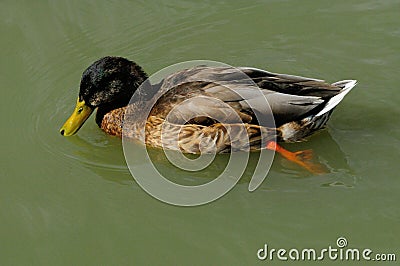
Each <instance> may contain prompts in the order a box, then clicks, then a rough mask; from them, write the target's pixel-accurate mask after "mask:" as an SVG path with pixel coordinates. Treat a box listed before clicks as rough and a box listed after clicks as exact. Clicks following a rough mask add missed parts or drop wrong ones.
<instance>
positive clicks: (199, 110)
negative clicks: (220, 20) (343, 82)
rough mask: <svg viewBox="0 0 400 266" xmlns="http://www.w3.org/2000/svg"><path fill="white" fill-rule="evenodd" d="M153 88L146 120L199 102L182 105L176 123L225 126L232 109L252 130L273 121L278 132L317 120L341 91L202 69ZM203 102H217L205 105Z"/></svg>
mask: <svg viewBox="0 0 400 266" xmlns="http://www.w3.org/2000/svg"><path fill="white" fill-rule="evenodd" d="M158 86H159V90H158V93H160V94H161V95H162V96H161V97H160V98H159V99H158V101H157V103H156V105H155V106H154V108H153V110H152V113H151V115H154V116H158V117H164V118H165V117H166V116H167V115H168V114H169V113H170V111H171V110H172V109H173V108H175V107H176V106H177V105H179V104H180V103H181V102H183V101H186V100H188V99H190V98H192V97H194V96H199V97H203V98H202V99H200V98H199V100H198V101H194V102H192V103H191V104H190V102H189V103H188V104H184V105H182V106H181V107H180V108H178V109H177V110H175V112H174V116H175V118H177V117H181V118H182V119H180V121H185V122H184V123H187V120H185V119H184V118H187V117H196V119H192V120H190V123H195V124H206V125H209V124H212V123H215V122H216V121H217V120H219V118H221V119H223V121H228V122H229V121H230V120H229V117H230V116H232V109H231V108H233V109H234V110H235V111H236V113H237V114H238V115H239V117H240V118H241V119H242V121H243V122H245V123H250V124H258V123H259V121H258V119H257V117H258V116H259V115H261V116H264V117H265V116H271V115H273V117H274V119H275V124H276V126H280V125H282V124H285V123H288V122H291V121H298V120H300V119H302V118H304V117H306V116H308V115H310V114H312V113H315V114H317V113H318V112H320V111H321V110H322V109H323V108H324V106H325V104H326V103H327V101H329V99H330V98H332V97H334V96H336V95H337V94H339V93H340V91H341V90H342V88H341V87H340V86H335V85H332V84H328V83H326V82H324V81H322V80H318V79H312V78H306V77H299V76H292V75H285V74H276V73H272V72H268V71H264V70H260V69H256V68H249V67H240V68H233V67H206V66H200V67H195V68H191V69H186V70H182V71H179V72H176V73H174V74H171V75H170V76H168V77H167V78H166V79H164V80H163V81H161V83H160V84H159V85H158ZM209 98H214V99H217V100H219V101H220V102H219V103H218V102H215V101H209V100H207V99H209ZM266 101H267V102H268V104H269V107H270V108H268V104H267V103H266ZM232 119H233V118H232ZM178 120H179V119H178ZM234 120H235V119H233V120H232V121H234Z"/></svg>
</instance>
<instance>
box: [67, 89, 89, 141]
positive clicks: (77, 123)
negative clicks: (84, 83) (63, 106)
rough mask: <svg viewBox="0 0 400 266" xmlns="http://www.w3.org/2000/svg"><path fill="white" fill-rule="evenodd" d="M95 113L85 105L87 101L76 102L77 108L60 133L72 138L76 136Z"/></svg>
mask: <svg viewBox="0 0 400 266" xmlns="http://www.w3.org/2000/svg"><path fill="white" fill-rule="evenodd" d="M92 112H93V109H92V108H90V107H89V106H87V105H86V104H85V101H84V100H82V101H79V97H78V100H77V101H76V107H75V109H74V112H73V113H72V115H71V116H70V117H69V118H68V119H67V121H66V122H65V123H64V125H63V126H62V128H61V129H60V133H61V135H63V136H72V135H74V134H75V133H76V132H77V131H78V130H79V129H80V128H81V126H82V125H83V123H85V121H86V119H88V117H89V116H90V114H91V113H92Z"/></svg>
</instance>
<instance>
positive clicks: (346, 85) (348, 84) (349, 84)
mask: <svg viewBox="0 0 400 266" xmlns="http://www.w3.org/2000/svg"><path fill="white" fill-rule="evenodd" d="M332 85H335V86H339V87H343V89H342V90H341V91H340V93H339V94H338V95H335V96H333V97H332V98H331V99H330V100H329V101H328V103H327V104H326V105H325V107H324V109H322V110H321V111H320V112H319V113H318V114H316V115H315V116H321V115H323V114H325V113H327V112H329V111H330V110H332V109H333V108H335V107H336V105H338V104H339V103H340V102H341V101H342V100H343V98H344V96H346V94H347V93H349V92H350V90H351V89H352V88H354V86H356V85H357V80H354V79H349V80H341V81H338V82H335V83H333V84H332Z"/></svg>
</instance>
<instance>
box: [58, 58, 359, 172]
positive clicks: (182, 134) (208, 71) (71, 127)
mask: <svg viewBox="0 0 400 266" xmlns="http://www.w3.org/2000/svg"><path fill="white" fill-rule="evenodd" d="M237 69H238V70H240V71H241V72H243V73H244V74H246V75H247V76H248V77H249V78H250V79H251V80H252V81H253V82H254V83H255V84H256V85H257V86H258V88H254V86H250V85H248V86H247V87H246V84H247V83H246V82H244V81H243V82H242V81H241V78H237V79H235V73H234V72H233V70H232V68H229V67H206V66H199V67H194V68H190V69H185V70H181V71H178V72H176V73H174V74H171V75H170V76H168V77H167V78H165V79H164V80H162V81H161V82H160V83H159V84H157V85H150V89H149V90H148V93H147V92H146V91H145V92H144V93H143V94H144V95H142V99H143V100H144V101H145V100H147V99H149V98H150V97H151V96H153V95H154V94H155V93H157V91H160V90H162V89H163V87H164V86H169V85H170V83H171V82H173V81H176V80H185V81H186V82H185V83H184V84H182V85H179V86H176V87H175V88H174V89H172V90H169V91H168V92H166V93H165V94H163V95H162V96H161V98H159V99H158V101H157V103H156V104H155V105H154V107H153V108H152V110H151V112H150V115H149V116H148V118H147V122H146V130H145V131H146V138H145V141H146V144H147V145H151V146H155V147H162V140H161V128H162V124H163V123H164V122H165V119H166V116H167V115H168V113H169V112H170V111H171V110H172V109H173V108H174V107H175V106H177V105H179V104H180V103H181V102H183V101H184V100H186V99H189V98H191V97H193V96H207V97H213V98H216V99H218V100H220V101H222V102H224V103H226V104H228V105H229V106H230V107H231V108H233V109H234V110H235V111H236V113H237V114H238V116H239V117H240V119H241V122H242V123H243V124H244V126H243V124H242V126H241V127H240V128H241V130H246V134H247V135H248V137H249V140H248V141H246V142H244V143H243V148H250V149H252V150H257V149H261V148H267V149H271V150H275V151H277V152H279V153H280V154H282V155H283V156H284V157H285V158H287V159H289V160H292V161H294V162H296V163H298V164H300V165H302V166H303V167H305V168H307V169H309V170H310V171H314V172H316V171H315V169H314V168H315V167H313V165H312V164H310V163H307V161H308V160H309V157H310V152H309V151H300V152H294V153H293V152H289V151H287V150H285V149H284V148H283V147H281V146H280V145H278V144H277V143H276V142H275V141H268V140H265V139H262V138H261V137H260V136H261V135H262V134H261V133H266V134H263V135H265V136H272V135H273V136H274V137H276V140H277V141H278V142H296V141H302V140H303V139H304V138H306V137H308V136H309V135H311V134H312V133H314V132H315V131H317V130H319V129H322V128H323V127H324V126H325V125H326V123H327V121H328V119H329V117H330V115H331V113H332V111H333V109H334V108H335V107H336V106H337V105H338V104H339V102H340V101H341V100H342V99H343V98H344V96H345V95H346V94H347V93H349V91H350V90H351V89H352V88H353V87H354V86H355V85H356V83H357V82H356V81H355V80H343V81H339V82H336V83H333V84H329V83H326V82H325V81H323V80H319V79H313V78H306V77H300V76H293V75H286V74H276V73H271V72H268V71H265V70H261V69H257V68H252V67H238V68H237ZM237 69H236V71H238V70H237ZM204 76H212V77H213V78H214V79H218V80H229V82H230V85H232V86H233V90H232V86H231V87H230V89H227V88H225V87H224V86H218V85H216V84H214V83H213V82H206V81H202V80H205V79H204V78H203V77H204ZM247 76H246V77H247ZM147 78H148V76H147V74H146V73H145V72H144V71H143V70H142V68H141V67H140V66H139V65H137V64H136V63H134V62H132V61H130V60H128V59H126V58H122V57H111V56H107V57H104V58H101V59H99V60H97V61H95V62H94V63H93V64H92V65H90V66H89V67H88V68H87V69H86V70H85V71H84V72H83V74H82V79H81V82H80V90H79V96H78V99H77V102H76V107H75V109H74V111H73V113H72V115H71V116H70V117H69V118H68V120H67V121H66V122H65V124H64V125H63V126H62V128H61V129H60V133H61V135H63V136H71V135H74V134H75V133H76V132H77V131H78V130H79V129H80V127H81V126H82V125H83V123H84V122H85V121H86V119H87V118H88V117H89V116H90V114H91V113H92V112H93V111H94V110H95V109H96V108H97V114H96V123H97V124H98V126H99V127H100V128H101V129H102V130H104V131H105V132H106V133H107V134H110V135H116V136H122V125H123V121H124V114H125V112H126V110H127V108H128V106H129V101H130V99H131V97H132V95H133V94H134V93H135V91H136V90H137V88H138V87H139V86H140V85H141V84H142V83H144V82H145V81H146V80H147ZM256 89H257V90H258V91H259V90H260V89H261V92H262V94H264V96H265V98H266V99H267V100H268V103H269V105H270V107H271V109H270V110H271V111H272V115H273V118H274V120H275V126H274V127H273V128H271V127H267V126H265V125H263V126H261V125H260V124H259V123H258V119H257V118H256V114H255V112H256V111H254V110H255V109H257V104H259V105H260V104H263V102H262V101H258V98H257V97H259V95H258V94H256V93H253V91H254V92H255V91H256ZM235 90H237V91H239V90H240V91H241V92H242V93H239V94H238V93H235ZM243 92H245V93H243ZM256 96H257V97H256ZM249 102H251V107H250V106H249ZM254 106H255V107H256V108H254ZM260 107H261V106H260ZM195 108H196V109H198V110H200V112H202V111H203V110H207V111H205V114H204V115H197V116H196V117H195V118H193V119H191V120H189V121H185V122H184V123H181V124H179V123H178V124H170V128H169V130H168V132H169V133H168V134H170V135H171V138H176V134H179V149H180V150H182V151H183V152H186V153H199V152H200V148H199V146H200V145H199V143H200V142H201V139H204V138H205V137H206V138H207V139H210V140H211V141H212V142H213V143H214V144H215V146H216V150H217V152H227V151H230V150H231V148H232V146H231V143H232V141H236V143H238V142H239V145H236V146H237V147H239V149H240V148H241V147H240V145H241V144H240V139H239V140H235V139H234V138H235V136H233V137H232V136H231V138H233V139H232V140H231V139H229V136H228V134H226V127H227V126H228V127H231V128H235V127H236V124H235V123H232V124H229V123H228V124H226V123H225V124H222V123H219V122H218V121H217V120H216V119H214V118H212V115H209V114H210V113H211V114H214V113H219V115H220V116H221V113H222V114H224V109H223V107H221V108H218V107H216V106H215V105H211V104H208V102H207V101H200V102H199V103H198V104H196V106H195ZM261 109H262V108H261ZM185 110H186V111H187V112H192V111H193V106H191V107H190V108H189V107H188V108H186V109H185V108H183V110H181V112H185ZM257 110H258V109H257ZM136 111H137V112H140V109H139V110H136ZM258 115H260V114H258ZM261 115H263V113H261ZM265 115H269V114H265ZM233 132H235V131H233ZM129 133H131V135H132V136H133V137H134V135H135V132H134V130H132V132H128V135H129ZM242 133H243V132H242ZM168 134H167V136H168ZM173 135H174V136H173ZM237 136H242V135H241V133H238V134H237ZM163 138H164V139H163V141H164V146H163V147H164V148H165V147H167V148H168V145H167V146H165V142H167V143H168V139H167V141H166V139H165V135H163ZM265 141H267V142H265ZM261 143H267V145H265V146H262V145H261Z"/></svg>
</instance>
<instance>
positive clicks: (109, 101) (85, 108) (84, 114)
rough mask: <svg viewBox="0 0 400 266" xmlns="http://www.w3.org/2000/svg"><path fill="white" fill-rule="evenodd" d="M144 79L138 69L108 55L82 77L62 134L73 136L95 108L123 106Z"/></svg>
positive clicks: (61, 130)
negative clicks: (73, 106) (73, 105)
mask: <svg viewBox="0 0 400 266" xmlns="http://www.w3.org/2000/svg"><path fill="white" fill-rule="evenodd" d="M146 79H147V75H146V73H145V72H144V71H143V70H142V69H141V67H140V66H138V65H137V64H136V63H134V62H132V61H130V60H128V59H125V58H122V57H111V56H107V57H103V58H101V59H99V60H97V61H96V62H94V63H93V64H92V65H90V66H89V67H88V68H87V69H86V70H85V71H84V72H83V74H82V79H81V83H80V89H79V96H78V99H77V102H76V106H75V109H74V111H73V113H72V115H71V116H70V117H69V118H68V119H67V121H66V122H65V123H64V125H63V126H62V127H61V129H60V133H61V135H63V136H72V135H74V134H75V133H76V132H77V131H78V130H79V129H80V127H81V126H82V125H83V123H85V121H86V119H88V117H89V116H90V115H91V113H92V112H93V111H94V110H95V109H96V108H99V109H107V110H112V109H116V108H119V107H122V106H126V105H127V104H128V103H129V100H130V98H131V97H132V95H133V94H134V92H135V91H136V89H137V88H138V87H139V86H140V84H142V82H144V81H145V80H146Z"/></svg>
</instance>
